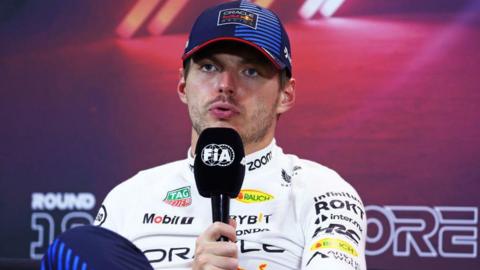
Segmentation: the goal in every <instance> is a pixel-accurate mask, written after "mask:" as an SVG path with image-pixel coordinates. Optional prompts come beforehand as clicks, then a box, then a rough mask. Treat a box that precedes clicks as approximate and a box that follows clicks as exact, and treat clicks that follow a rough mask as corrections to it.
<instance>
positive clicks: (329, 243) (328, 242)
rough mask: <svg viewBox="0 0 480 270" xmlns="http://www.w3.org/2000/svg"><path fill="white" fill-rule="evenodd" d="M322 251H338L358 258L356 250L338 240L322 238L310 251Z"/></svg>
mask: <svg viewBox="0 0 480 270" xmlns="http://www.w3.org/2000/svg"><path fill="white" fill-rule="evenodd" d="M320 249H336V250H339V251H341V252H344V253H346V254H349V255H352V256H354V257H358V252H357V251H356V250H355V248H354V247H352V245H350V244H349V243H348V242H346V241H343V240H340V239H336V238H322V239H320V240H318V241H317V242H315V243H314V244H313V245H312V247H310V251H315V250H320Z"/></svg>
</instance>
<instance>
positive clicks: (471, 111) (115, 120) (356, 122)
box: [0, 0, 480, 270]
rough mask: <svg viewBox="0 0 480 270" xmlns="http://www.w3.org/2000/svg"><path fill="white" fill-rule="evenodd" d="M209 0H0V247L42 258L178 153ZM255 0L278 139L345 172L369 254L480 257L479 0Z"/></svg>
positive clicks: (407, 259)
mask: <svg viewBox="0 0 480 270" xmlns="http://www.w3.org/2000/svg"><path fill="white" fill-rule="evenodd" d="M218 2H221V1H213V0H206V1H205V0H202V1H199V0H137V1H135V0H115V1H114V0H104V1H94V0H84V1H80V0H78V1H63V0H46V1H35V0H2V1H0V123H1V124H0V127H1V129H0V186H1V187H2V189H1V191H0V215H1V222H0V241H1V244H0V259H3V260H28V259H34V260H37V259H40V258H41V257H42V255H43V253H44V252H45V251H46V248H47V246H48V244H49V243H50V242H51V241H52V240H53V238H54V237H55V236H56V235H58V234H59V233H61V232H62V231H64V230H66V229H68V228H70V227H72V226H77V225H78V224H86V223H90V222H91V221H92V220H93V218H94V216H95V214H96V212H97V210H98V208H99V206H100V204H101V202H102V200H103V198H104V197H105V195H106V194H107V192H108V191H109V190H110V189H112V188H113V187H114V186H115V185H117V184H118V183H120V182H121V181H123V180H125V179H127V178H129V177H131V176H132V175H134V174H135V173H136V172H138V171H139V170H143V169H146V168H150V167H153V166H157V165H160V164H163V163H165V162H169V161H172V160H177V159H183V158H184V157H185V156H186V151H187V148H188V146H189V143H190V139H189V137H190V121H189V119H188V115H187V111H186V107H185V106H184V104H183V103H181V102H180V101H179V99H178V97H177V95H176V90H175V88H176V84H177V79H178V76H179V73H178V69H179V67H180V66H181V60H180V57H181V54H182V51H183V48H184V45H185V42H186V40H187V33H188V31H189V28H190V27H191V24H192V23H193V20H194V19H195V18H196V16H197V15H198V14H199V12H200V11H201V10H203V9H204V8H205V7H207V6H210V5H212V4H215V3H218ZM253 2H256V3H258V4H260V5H262V6H265V7H269V8H271V9H273V10H274V11H276V12H277V13H278V15H279V16H280V17H281V19H282V20H283V22H284V24H285V26H286V28H287V31H288V32H289V35H290V39H291V43H292V58H293V74H294V77H296V79H297V104H296V107H295V108H294V109H293V110H292V111H290V112H288V113H287V114H286V115H284V116H282V119H281V120H280V126H279V130H278V133H277V137H276V138H277V141H278V143H279V145H281V146H282V147H283V148H284V150H285V151H286V152H288V153H294V154H297V155H299V156H301V157H303V158H307V159H311V160H315V161H317V162H319V163H321V164H324V165H326V166H328V167H330V168H332V169H334V170H336V171H338V172H339V173H340V174H341V175H342V176H343V177H344V178H345V179H347V180H348V181H349V182H350V183H351V184H352V185H353V186H355V187H356V189H357V190H358V192H359V193H360V195H361V196H362V199H363V201H364V204H365V206H366V208H367V216H368V239H367V255H368V256H367V263H368V266H369V269H385V270H387V269H389V270H390V269H391V270H394V269H479V268H480V260H479V257H478V245H479V237H478V227H479V221H478V208H479V205H480V196H478V192H479V190H480V182H479V180H480V169H479V162H480V125H479V120H478V119H480V91H479V90H480V86H479V85H480V72H479V70H480V53H479V48H480V1H477V0H455V1H452V0H422V1H418V0H295V1H292V0H290V1H287V0H263V1H261V0H258V1H253Z"/></svg>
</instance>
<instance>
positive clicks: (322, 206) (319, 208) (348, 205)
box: [314, 197, 365, 219]
mask: <svg viewBox="0 0 480 270" xmlns="http://www.w3.org/2000/svg"><path fill="white" fill-rule="evenodd" d="M314 200H315V212H316V214H317V215H320V214H323V213H325V211H330V210H336V209H345V210H347V211H349V212H352V213H354V214H355V215H357V216H358V217H360V218H361V219H363V218H364V215H365V213H364V210H363V207H362V205H361V204H358V203H356V202H352V201H350V200H344V199H341V200H339V199H333V200H322V199H321V198H320V197H318V198H317V197H315V198H314Z"/></svg>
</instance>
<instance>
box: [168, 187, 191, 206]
mask: <svg viewBox="0 0 480 270" xmlns="http://www.w3.org/2000/svg"><path fill="white" fill-rule="evenodd" d="M163 201H164V202H165V203H167V204H170V205H171V206H175V207H187V206H189V205H191V204H192V193H191V192H190V186H186V187H181V188H177V189H174V190H170V191H169V192H168V193H167V195H166V196H165V199H163Z"/></svg>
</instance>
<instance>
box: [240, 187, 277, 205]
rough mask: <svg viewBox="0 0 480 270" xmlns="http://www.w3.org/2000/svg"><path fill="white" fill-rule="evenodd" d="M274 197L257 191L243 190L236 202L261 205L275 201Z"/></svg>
mask: <svg viewBox="0 0 480 270" xmlns="http://www.w3.org/2000/svg"><path fill="white" fill-rule="evenodd" d="M273 199H274V197H273V195H270V194H268V193H265V192H263V191H260V190H255V189H242V190H240V193H238V196H237V198H235V200H237V201H239V202H242V203H261V202H266V201H270V200H273Z"/></svg>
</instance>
